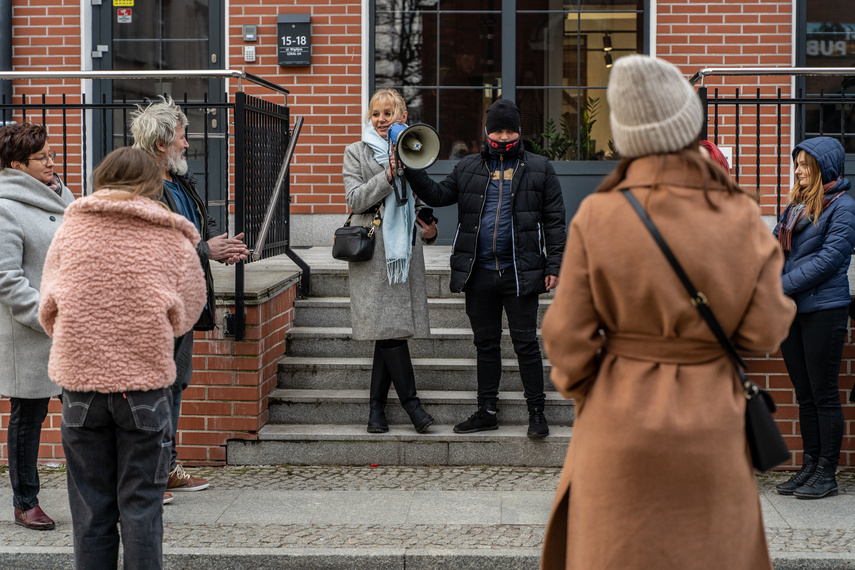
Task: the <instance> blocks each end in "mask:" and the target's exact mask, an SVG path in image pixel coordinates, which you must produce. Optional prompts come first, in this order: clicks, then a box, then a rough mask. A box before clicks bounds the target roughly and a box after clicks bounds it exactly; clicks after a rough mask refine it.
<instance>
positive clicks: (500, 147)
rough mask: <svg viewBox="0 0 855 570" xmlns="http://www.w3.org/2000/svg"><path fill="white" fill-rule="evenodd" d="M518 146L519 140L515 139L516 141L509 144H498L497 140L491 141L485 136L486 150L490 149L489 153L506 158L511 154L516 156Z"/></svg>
mask: <svg viewBox="0 0 855 570" xmlns="http://www.w3.org/2000/svg"><path fill="white" fill-rule="evenodd" d="M519 146H520V138H519V137H517V139H516V140H513V141H510V142H500V141H497V140H493V139H491V138H490V136H489V135H487V148H489V149H490V152H491V153H495V154H498V155H500V156H508V155H512V154H516V152H517V149H519Z"/></svg>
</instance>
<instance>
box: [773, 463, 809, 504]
mask: <svg viewBox="0 0 855 570" xmlns="http://www.w3.org/2000/svg"><path fill="white" fill-rule="evenodd" d="M803 455H804V458H803V459H802V461H804V463H802V468H801V469H800V470H799V472H798V473H796V474H795V475H793V476H792V477H790V478H789V479H787V480H786V481H785V482H783V483H781V484H780V485H776V486H775V489H776V490H777V491H778V494H780V495H792V494H793V491H795V490H796V489H798V488H799V487H801V486H802V485H804V484H805V483H807V480H808V479H810V476H811V475H813V472H814V470H815V469H816V457H814V456H812V455H808V454H807V453H805V454H803Z"/></svg>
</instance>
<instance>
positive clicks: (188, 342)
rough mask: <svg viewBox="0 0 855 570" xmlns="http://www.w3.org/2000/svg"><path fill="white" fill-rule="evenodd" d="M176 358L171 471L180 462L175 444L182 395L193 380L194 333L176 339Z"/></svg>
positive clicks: (173, 388)
mask: <svg viewBox="0 0 855 570" xmlns="http://www.w3.org/2000/svg"><path fill="white" fill-rule="evenodd" d="M173 358H175V372H176V374H175V382H174V383H173V384H172V388H171V391H172V449H171V452H170V453H171V455H170V459H169V470H170V471H172V469H174V468H175V462H176V461H177V460H178V451H176V449H175V444H176V443H177V442H178V418H179V417H181V394H183V393H184V390H185V389H186V388H187V386H189V385H190V380H191V379H192V378H193V331H192V330H191V331H190V332H188V333H186V334H184V335H182V336H179V337H178V338H176V339H175V347H174V351H173Z"/></svg>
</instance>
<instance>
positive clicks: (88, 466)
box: [62, 388, 172, 570]
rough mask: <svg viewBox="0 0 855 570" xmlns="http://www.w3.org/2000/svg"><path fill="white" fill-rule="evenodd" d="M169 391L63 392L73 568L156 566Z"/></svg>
mask: <svg viewBox="0 0 855 570" xmlns="http://www.w3.org/2000/svg"><path fill="white" fill-rule="evenodd" d="M171 399H172V395H171V392H170V390H169V388H160V389H157V390H151V391H147V392H124V393H120V392H117V393H112V394H101V393H97V392H70V391H65V392H64V393H63V398H62V448H63V449H64V450H65V460H66V473H67V478H68V503H69V506H70V507H71V523H72V530H73V535H74V565H75V568H76V569H77V570H88V569H92V570H102V569H109V568H116V567H117V565H118V555H119V533H118V530H117V528H116V526H117V523H118V521H119V517H120V516H121V529H122V546H123V548H124V558H123V561H124V567H125V568H126V569H127V570H133V569H139V570H148V569H155V570H158V569H160V568H162V566H163V493H164V492H166V480H167V477H168V475H169V471H168V467H169V444H170V435H169V430H170V428H169V426H170V407H171V404H172V402H171Z"/></svg>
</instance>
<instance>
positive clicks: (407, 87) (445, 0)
mask: <svg viewBox="0 0 855 570" xmlns="http://www.w3.org/2000/svg"><path fill="white" fill-rule="evenodd" d="M502 4H503V2H502V1H501V0H468V1H463V0H375V12H374V13H375V20H374V25H375V29H374V45H375V52H374V80H375V87H376V88H380V87H392V88H396V89H399V90H401V91H402V92H405V94H404V97H405V99H406V100H407V103H408V106H409V109H410V122H411V123H412V122H415V121H416V120H419V121H422V122H426V123H428V124H431V125H433V126H435V127H436V128H437V130H438V132H439V134H440V139H441V143H442V150H441V156H442V158H457V157H458V156H459V155H460V154H463V153H464V150H465V153H471V152H476V151H477V150H478V149H479V148H480V144H481V142H482V141H483V140H484V112H485V111H486V109H487V107H489V105H490V104H491V103H492V102H493V101H495V100H496V99H498V98H499V97H501V96H502V91H503V78H502V73H501V70H502V57H503V48H504V56H505V57H507V56H508V54H512V57H513V58H514V61H513V62H512V66H513V68H514V70H515V80H516V85H515V86H514V87H515V93H516V102H517V105H518V106H519V107H520V110H521V112H522V122H523V125H522V130H523V133H522V135H523V138H524V139H525V140H527V141H531V143H534V145H540V146H541V147H546V148H548V146H549V140H548V137H547V139H544V136H543V133H544V132H546V130H547V126H548V125H549V124H550V123H549V121H550V120H551V121H552V123H551V124H552V125H553V128H555V129H557V130H559V131H561V132H564V131H566V132H567V135H566V136H571V135H572V137H573V138H574V144H576V149H577V151H578V150H579V149H580V148H581V146H580V145H581V144H582V143H585V144H588V145H590V144H593V145H595V146H594V148H593V149H592V150H591V151H590V152H588V151H587V150H585V152H584V153H580V152H576V153H575V154H574V155H573V156H570V154H567V155H566V156H561V157H556V158H562V159H574V158H590V157H607V156H609V154H610V150H609V146H608V142H609V136H608V135H609V125H608V108H607V103H606V99H605V91H604V89H605V87H606V85H607V84H608V74H609V61H608V60H609V59H611V60H612V61H614V60H616V59H618V58H619V57H622V56H624V55H627V54H630V53H637V52H641V51H642V43H643V29H642V27H643V6H644V1H643V0H635V1H628V0H623V1H620V0H603V1H600V2H585V3H583V2H578V1H577V2H567V0H526V1H525V2H523V1H522V0H517V3H516V6H517V9H516V11H515V20H514V21H515V22H516V25H515V28H514V30H513V34H512V35H513V37H510V38H503V37H502V12H501V8H502ZM506 42H510V43H511V44H512V45H513V49H510V50H508V49H507V46H506V45H505V43H506ZM592 104H593V105H594V109H595V111H596V114H595V115H592V113H591V105H592ZM579 137H583V138H584V137H587V138H585V139H584V140H576V139H577V138H579ZM527 144H528V146H529V147H530V148H532V147H533V146H534V145H532V144H530V143H527ZM585 148H586V149H587V148H588V147H585ZM583 155H584V156H583Z"/></svg>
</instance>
